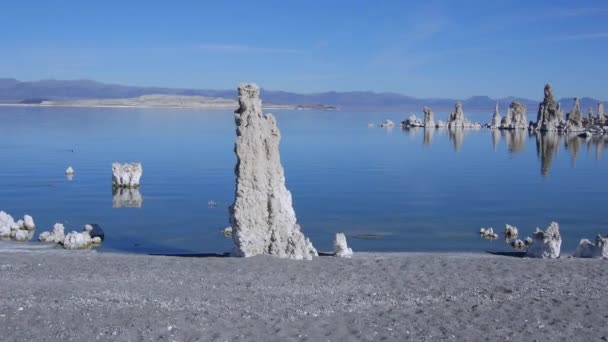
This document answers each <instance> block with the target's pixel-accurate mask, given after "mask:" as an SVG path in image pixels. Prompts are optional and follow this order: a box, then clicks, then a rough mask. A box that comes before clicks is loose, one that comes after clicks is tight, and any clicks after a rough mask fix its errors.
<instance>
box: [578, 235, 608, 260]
mask: <svg viewBox="0 0 608 342" xmlns="http://www.w3.org/2000/svg"><path fill="white" fill-rule="evenodd" d="M572 256H573V257H575V258H604V259H606V258H608V238H603V237H602V236H601V235H598V236H596V237H595V244H594V243H593V242H591V241H589V240H588V239H582V240H581V242H579V244H578V246H577V247H576V251H575V252H574V254H573V255H572Z"/></svg>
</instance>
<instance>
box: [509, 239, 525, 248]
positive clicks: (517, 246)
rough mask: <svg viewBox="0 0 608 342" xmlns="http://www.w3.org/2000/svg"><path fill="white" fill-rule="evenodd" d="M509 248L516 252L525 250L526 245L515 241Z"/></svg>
mask: <svg viewBox="0 0 608 342" xmlns="http://www.w3.org/2000/svg"><path fill="white" fill-rule="evenodd" d="M511 246H512V247H513V248H515V249H517V250H522V249H524V248H526V243H525V242H523V241H521V240H519V239H517V240H514V241H512V242H511Z"/></svg>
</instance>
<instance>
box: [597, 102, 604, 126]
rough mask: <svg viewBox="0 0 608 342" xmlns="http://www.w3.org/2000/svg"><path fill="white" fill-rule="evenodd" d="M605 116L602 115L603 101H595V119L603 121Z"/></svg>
mask: <svg viewBox="0 0 608 342" xmlns="http://www.w3.org/2000/svg"><path fill="white" fill-rule="evenodd" d="M605 119H606V118H605V117H604V102H598V103H597V120H598V121H600V122H603V121H604V120H605Z"/></svg>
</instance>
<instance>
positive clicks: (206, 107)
mask: <svg viewBox="0 0 608 342" xmlns="http://www.w3.org/2000/svg"><path fill="white" fill-rule="evenodd" d="M0 107H57V108H142V109H150V108H154V109H158V108H166V109H201V110H218V109H230V110H236V109H237V108H238V105H234V106H232V105H196V106H177V105H166V106H163V105H143V104H142V105H112V104H108V105H99V104H97V105H92V104H72V103H70V104H68V103H65V104H63V103H53V104H49V103H0ZM262 107H263V108H265V109H275V110H276V109H278V110H322V111H335V110H338V109H322V108H315V107H307V106H299V105H273V104H269V105H263V106H262Z"/></svg>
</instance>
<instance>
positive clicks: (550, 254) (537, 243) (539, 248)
mask: <svg viewBox="0 0 608 342" xmlns="http://www.w3.org/2000/svg"><path fill="white" fill-rule="evenodd" d="M532 238H533V242H532V244H531V245H530V246H529V247H528V251H527V253H526V255H527V256H528V257H530V258H543V259H555V258H559V255H560V249H561V246H562V237H561V236H560V234H559V224H557V222H551V224H550V225H549V227H547V229H546V230H545V231H544V232H543V231H542V230H540V229H539V228H536V231H535V232H534V233H533V235H532Z"/></svg>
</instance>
